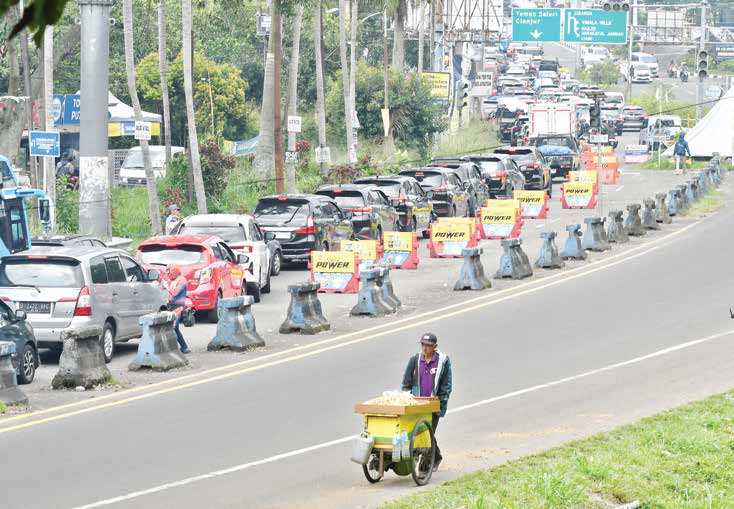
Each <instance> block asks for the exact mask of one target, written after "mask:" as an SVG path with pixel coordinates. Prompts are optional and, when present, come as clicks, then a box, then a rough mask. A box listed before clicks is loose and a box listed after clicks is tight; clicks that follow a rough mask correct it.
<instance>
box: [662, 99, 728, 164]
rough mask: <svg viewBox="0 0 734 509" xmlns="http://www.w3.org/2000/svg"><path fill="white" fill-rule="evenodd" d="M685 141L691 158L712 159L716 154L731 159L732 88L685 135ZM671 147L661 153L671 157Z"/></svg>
mask: <svg viewBox="0 0 734 509" xmlns="http://www.w3.org/2000/svg"><path fill="white" fill-rule="evenodd" d="M686 141H687V142H688V146H689V147H690V149H691V156H693V157H712V156H713V155H714V152H718V153H719V155H721V157H732V153H734V88H730V89H729V91H728V92H727V93H726V94H724V95H723V96H722V97H721V99H719V100H718V102H716V104H714V107H713V108H711V110H709V112H708V113H707V114H706V116H704V117H703V118H702V119H701V120H700V121H699V122H698V123H697V124H696V125H695V126H694V127H693V128H692V129H690V130H689V131H688V132H687V133H686ZM673 148H674V146H673V145H671V146H670V147H668V149H667V150H666V151H665V152H664V153H663V155H664V156H666V157H671V156H672V155H673Z"/></svg>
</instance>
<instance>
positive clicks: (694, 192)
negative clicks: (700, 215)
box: [687, 180, 701, 203]
mask: <svg viewBox="0 0 734 509" xmlns="http://www.w3.org/2000/svg"><path fill="white" fill-rule="evenodd" d="M687 184H688V191H687V192H688V202H689V203H693V202H695V201H698V199H699V198H700V197H701V193H700V191H701V190H700V188H699V187H698V182H696V181H695V180H689V181H688V182H687Z"/></svg>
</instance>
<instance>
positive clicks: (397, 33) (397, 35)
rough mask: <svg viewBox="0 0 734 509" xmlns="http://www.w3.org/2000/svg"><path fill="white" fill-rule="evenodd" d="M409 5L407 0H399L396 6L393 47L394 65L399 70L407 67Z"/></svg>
mask: <svg viewBox="0 0 734 509" xmlns="http://www.w3.org/2000/svg"><path fill="white" fill-rule="evenodd" d="M407 10H408V6H407V4H406V0H398V4H397V7H396V8H395V20H394V21H395V22H394V24H393V29H394V36H393V47H392V65H393V67H394V68H395V70H397V71H398V72H402V70H403V68H404V67H405V16H406V15H407Z"/></svg>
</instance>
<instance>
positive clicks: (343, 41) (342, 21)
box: [339, 0, 352, 163]
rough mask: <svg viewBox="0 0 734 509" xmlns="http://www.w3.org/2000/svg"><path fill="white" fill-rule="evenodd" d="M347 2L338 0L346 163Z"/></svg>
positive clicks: (348, 123) (348, 104) (349, 116)
mask: <svg viewBox="0 0 734 509" xmlns="http://www.w3.org/2000/svg"><path fill="white" fill-rule="evenodd" d="M346 16H347V0H339V59H340V60H341V66H342V86H343V89H344V125H345V126H346V129H347V163H350V162H351V161H350V160H349V152H350V149H351V146H352V112H351V104H352V103H351V98H350V95H349V76H350V74H349V61H348V60H347V22H346Z"/></svg>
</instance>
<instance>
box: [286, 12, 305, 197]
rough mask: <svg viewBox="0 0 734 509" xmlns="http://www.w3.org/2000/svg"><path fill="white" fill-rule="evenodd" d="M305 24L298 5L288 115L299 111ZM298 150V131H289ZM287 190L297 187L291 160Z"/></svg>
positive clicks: (290, 141) (291, 143)
mask: <svg viewBox="0 0 734 509" xmlns="http://www.w3.org/2000/svg"><path fill="white" fill-rule="evenodd" d="M302 24H303V5H298V6H296V13H295V16H294V17H293V26H292V28H291V29H292V30H293V47H292V48H291V61H290V65H289V69H288V115H296V114H297V113H298V63H299V60H300V55H301V25H302ZM295 150H296V133H291V132H289V133H288V151H290V152H294V151H295ZM285 185H286V192H288V193H295V192H296V191H297V189H296V163H295V161H292V162H289V163H288V165H287V167H286V176H285Z"/></svg>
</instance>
